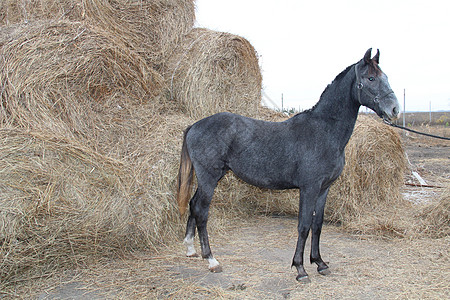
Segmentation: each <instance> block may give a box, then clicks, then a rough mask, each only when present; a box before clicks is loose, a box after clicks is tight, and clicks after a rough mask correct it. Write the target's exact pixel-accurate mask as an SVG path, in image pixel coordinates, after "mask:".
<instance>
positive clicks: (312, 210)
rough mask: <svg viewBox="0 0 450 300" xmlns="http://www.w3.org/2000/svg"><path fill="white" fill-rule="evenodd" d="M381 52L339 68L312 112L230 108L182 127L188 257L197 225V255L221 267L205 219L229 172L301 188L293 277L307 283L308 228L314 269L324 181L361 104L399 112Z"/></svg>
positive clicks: (385, 114)
mask: <svg viewBox="0 0 450 300" xmlns="http://www.w3.org/2000/svg"><path fill="white" fill-rule="evenodd" d="M379 55H380V53H379V51H377V54H376V55H375V56H374V57H373V58H371V49H369V50H367V52H366V53H365V55H364V58H363V59H362V60H361V61H359V62H358V63H356V64H354V65H351V66H349V67H348V68H346V69H345V70H344V71H343V72H341V73H340V74H339V75H338V76H337V77H336V78H335V79H334V80H333V82H332V83H331V84H330V85H328V87H327V88H326V89H325V91H324V92H323V93H322V95H321V97H320V100H319V102H318V103H317V104H316V105H315V106H314V107H313V108H312V109H310V110H308V111H305V112H302V113H300V114H297V115H295V116H294V117H292V118H290V119H288V120H286V121H284V122H265V121H260V120H254V119H250V118H246V117H243V116H239V115H235V114H231V113H219V114H215V115H213V116H210V117H208V118H205V119H202V120H200V121H198V122H197V123H195V124H194V125H192V126H191V127H189V128H187V129H186V131H185V133H184V142H183V148H182V153H181V163H180V172H179V174H178V194H177V200H178V204H179V208H180V212H181V214H183V213H184V212H185V210H186V208H187V203H188V200H189V198H190V192H191V189H192V180H193V174H194V170H195V174H196V176H197V185H198V186H197V190H196V192H195V194H194V196H193V197H192V199H191V200H190V215H189V219H188V222H187V228H186V237H185V239H184V242H185V244H186V245H187V255H188V256H197V255H196V252H195V249H194V235H195V227H196V226H197V229H198V234H199V238H200V245H201V250H202V256H203V258H206V259H208V261H209V269H210V270H211V271H212V272H220V271H221V266H220V265H219V263H218V262H217V260H216V259H215V258H214V257H213V255H212V253H211V249H210V247H209V241H208V233H207V230H206V223H207V221H208V210H209V205H210V203H211V199H212V196H213V193H214V189H215V187H216V185H217V182H218V181H219V180H220V179H221V178H222V177H223V176H224V175H225V173H226V172H227V171H228V170H232V171H233V172H234V174H236V175H237V176H238V177H239V178H241V179H242V180H244V181H245V182H247V183H249V184H252V185H255V186H258V187H262V188H268V189H294V188H295V189H300V209H299V211H300V212H299V216H298V241H297V248H296V250H295V254H294V259H293V262H292V265H293V266H295V267H296V268H297V271H298V275H297V280H299V281H303V282H308V281H309V279H308V274H307V273H306V272H305V269H304V268H303V252H304V248H305V242H306V239H307V237H308V233H309V231H310V230H311V232H312V238H311V241H312V242H311V256H310V259H311V263H313V262H314V263H316V264H317V266H318V267H317V270H318V272H319V273H320V274H324V275H325V274H328V273H329V270H328V266H327V264H326V263H325V262H324V261H323V260H322V258H321V256H320V251H319V239H320V233H321V229H322V222H323V213H324V207H325V201H326V198H327V194H328V189H329V188H330V185H331V184H332V183H333V182H334V181H335V180H336V178H338V176H339V175H340V174H341V172H342V169H343V168H344V148H345V145H346V144H347V142H348V140H349V139H350V136H351V135H352V132H353V128H354V126H355V122H356V118H357V116H358V110H359V107H360V106H361V105H364V106H367V107H369V108H370V109H372V110H374V111H375V112H376V113H377V114H378V116H380V117H381V118H383V119H386V120H392V119H395V118H397V116H398V112H399V104H398V101H397V98H396V97H395V95H394V92H393V91H392V90H391V88H390V86H389V83H388V79H387V77H386V75H385V74H384V73H383V72H382V71H381V69H380V68H379V66H378V63H379Z"/></svg>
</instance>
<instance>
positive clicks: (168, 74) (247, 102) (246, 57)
mask: <svg viewBox="0 0 450 300" xmlns="http://www.w3.org/2000/svg"><path fill="white" fill-rule="evenodd" d="M164 77H165V79H166V84H167V86H168V88H169V94H170V99H175V100H177V101H179V102H181V103H182V105H183V107H184V110H185V112H186V113H187V114H188V115H189V116H191V117H192V118H194V119H200V118H203V117H206V116H209V115H212V114H214V113H217V112H221V111H231V112H236V113H239V114H242V115H246V116H257V115H258V108H259V104H260V101H261V81H262V77H261V72H260V69H259V65H258V58H257V55H256V52H255V49H254V48H253V47H252V45H251V44H250V43H249V42H248V41H247V40H246V39H244V38H242V37H239V36H236V35H233V34H229V33H223V32H216V31H212V30H208V29H203V28H194V29H193V30H192V31H191V32H190V33H189V34H188V35H187V36H186V37H185V39H184V40H183V41H182V43H181V44H180V45H179V46H178V47H177V48H176V50H175V52H174V55H173V56H171V57H170V59H169V61H168V63H167V67H166V70H165V75H164Z"/></svg>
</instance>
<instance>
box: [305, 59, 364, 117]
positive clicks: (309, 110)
mask: <svg viewBox="0 0 450 300" xmlns="http://www.w3.org/2000/svg"><path fill="white" fill-rule="evenodd" d="M354 66H355V64H353V65H350V66H348V67H347V68H346V69H345V70H344V71H342V72H341V73H339V74H338V75H337V76H336V78H334V80H333V81H332V82H331V83H330V84H329V85H327V87H326V88H325V90H324V91H323V92H322V94H321V95H320V98H319V101H317V103H316V104H314V106H313V107H311V108H310V109H307V110H304V111H302V112H300V113H298V115H299V114H307V113H309V112H311V111H313V110H314V109H315V108H316V107H317V105H318V104H319V102H320V100H321V99H322V97H323V95H324V94H325V93H326V92H327V90H328V89H329V87H330V86H331V85H333V83H335V82H336V81H339V80H341V79H342V78H344V77H345V75H347V73H348V72H349V71H350V69H351V68H353V67H354Z"/></svg>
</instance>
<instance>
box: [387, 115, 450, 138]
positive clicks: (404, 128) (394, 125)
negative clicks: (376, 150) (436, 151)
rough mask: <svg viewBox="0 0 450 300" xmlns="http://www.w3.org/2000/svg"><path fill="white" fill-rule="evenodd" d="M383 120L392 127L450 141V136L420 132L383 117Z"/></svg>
mask: <svg viewBox="0 0 450 300" xmlns="http://www.w3.org/2000/svg"><path fill="white" fill-rule="evenodd" d="M383 121H384V123H386V124H388V125H390V126H392V127H395V128H400V129H403V130H406V131H410V132H413V133H416V134H421V135H425V136H428V137H432V138H435V139H441V140H447V141H450V138H448V137H444V136H439V135H434V134H429V133H425V132H420V131H417V130H413V129H410V128H406V127H403V126H400V125H397V124H394V123H391V122H390V121H388V120H385V119H383Z"/></svg>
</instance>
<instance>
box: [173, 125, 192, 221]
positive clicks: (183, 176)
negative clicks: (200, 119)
mask: <svg viewBox="0 0 450 300" xmlns="http://www.w3.org/2000/svg"><path fill="white" fill-rule="evenodd" d="M189 129H191V127H188V128H187V129H186V130H185V131H184V138H183V147H182V148H181V159H180V169H179V171H178V184H177V202H178V208H179V209H180V214H181V215H184V213H185V212H186V208H187V205H188V202H189V198H190V197H191V191H192V182H193V179H194V167H193V165H192V161H191V157H190V156H189V152H188V148H187V145H186V135H187V133H188V131H189Z"/></svg>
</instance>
